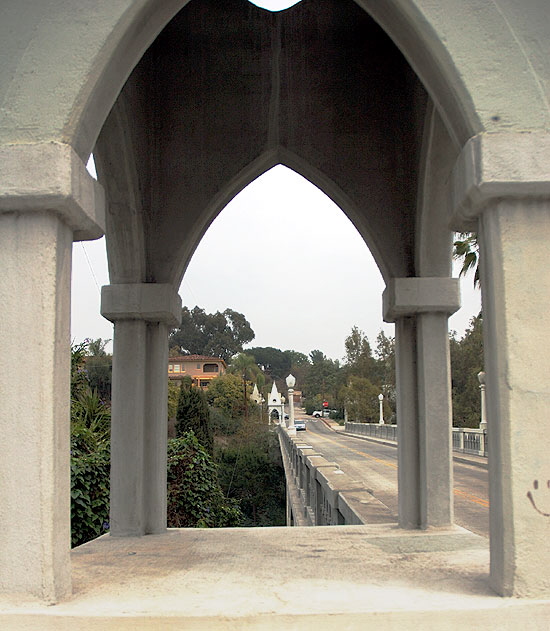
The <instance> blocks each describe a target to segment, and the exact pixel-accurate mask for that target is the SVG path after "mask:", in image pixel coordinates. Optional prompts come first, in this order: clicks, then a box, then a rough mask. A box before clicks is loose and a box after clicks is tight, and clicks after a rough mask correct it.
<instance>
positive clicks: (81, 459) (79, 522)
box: [71, 445, 110, 547]
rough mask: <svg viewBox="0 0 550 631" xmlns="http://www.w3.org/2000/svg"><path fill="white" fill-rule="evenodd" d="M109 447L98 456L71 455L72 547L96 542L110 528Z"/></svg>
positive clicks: (76, 453)
mask: <svg viewBox="0 0 550 631" xmlns="http://www.w3.org/2000/svg"><path fill="white" fill-rule="evenodd" d="M109 474H110V457H109V447H108V445H107V446H106V447H104V448H102V449H100V450H99V451H97V452H92V453H85V452H81V451H80V450H78V449H73V450H72V451H71V544H72V545H73V547H74V546H78V545H80V544H82V543H86V541H90V539H95V537H98V536H99V535H101V534H103V533H104V532H105V531H106V530H108V528H109Z"/></svg>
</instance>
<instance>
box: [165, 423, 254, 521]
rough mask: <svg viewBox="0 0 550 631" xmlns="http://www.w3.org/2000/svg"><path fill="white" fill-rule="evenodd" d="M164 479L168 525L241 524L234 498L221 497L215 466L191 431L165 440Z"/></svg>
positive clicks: (241, 517)
mask: <svg viewBox="0 0 550 631" xmlns="http://www.w3.org/2000/svg"><path fill="white" fill-rule="evenodd" d="M167 478H168V502H167V514H168V526H169V527H170V528H223V527H234V526H240V525H242V522H243V514H242V512H241V510H240V507H239V503H238V501H236V500H235V499H229V498H227V497H225V496H224V494H223V491H222V489H221V487H220V484H219V481H218V469H217V466H216V464H215V463H214V461H213V460H212V457H211V455H210V454H209V453H208V452H207V451H206V449H205V448H204V447H203V446H202V445H201V444H200V442H199V441H198V440H197V437H196V436H195V434H194V433H193V432H186V433H184V434H183V435H182V436H180V437H179V438H174V439H171V440H169V441H168V472H167Z"/></svg>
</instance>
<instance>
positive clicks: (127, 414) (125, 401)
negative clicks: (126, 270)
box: [101, 283, 181, 537]
mask: <svg viewBox="0 0 550 631" xmlns="http://www.w3.org/2000/svg"><path fill="white" fill-rule="evenodd" d="M101 312H102V314H103V315H104V316H105V317H106V318H107V319H108V320H111V321H112V322H114V323H115V330H114V347H113V389H112V420H111V535H112V536H115V537H129V536H141V535H146V534H156V533H161V532H163V531H164V530H165V529H166V457H167V454H166V442H167V435H168V428H167V414H168V411H167V398H168V393H167V391H168V376H167V366H168V332H169V327H170V326H177V324H178V322H179V321H180V320H181V299H180V298H179V296H178V295H177V293H176V291H175V290H174V289H173V288H172V286H171V285H161V284H155V283H148V284H142V283H136V284H130V285H122V284H121V285H109V286H107V287H103V290H102V304H101Z"/></svg>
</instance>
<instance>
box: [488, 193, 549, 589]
mask: <svg viewBox="0 0 550 631" xmlns="http://www.w3.org/2000/svg"><path fill="white" fill-rule="evenodd" d="M480 243H481V252H482V254H481V256H482V261H483V267H482V275H483V287H482V289H483V313H484V319H483V328H484V347H485V353H486V355H485V367H486V380H487V416H488V419H487V422H488V432H489V442H490V444H489V475H490V485H489V500H490V506H491V510H490V514H489V524H490V535H491V584H492V586H493V587H494V589H495V590H496V591H497V592H499V593H501V594H503V595H515V596H545V597H548V596H550V570H549V567H550V550H549V547H548V545H546V544H543V545H540V543H541V542H548V541H549V539H550V518H549V517H548V513H550V455H549V452H548V440H547V437H548V435H549V433H550V421H549V410H550V387H549V378H550V344H549V343H548V330H547V328H548V327H547V321H546V318H545V317H543V314H545V313H548V310H549V309H550V274H549V273H548V261H549V257H548V248H549V244H550V201H544V202H543V201H541V202H539V201H536V202H534V201H531V202H527V201H525V200H521V201H520V200H518V201H516V200H512V201H500V202H498V203H496V204H495V207H494V208H492V209H491V210H487V211H485V212H484V213H483V215H482V216H481V219H480ZM537 437H538V439H537ZM540 438H543V439H542V440H540ZM545 438H546V439H545ZM543 513H544V514H543Z"/></svg>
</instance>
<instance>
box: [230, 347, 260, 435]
mask: <svg viewBox="0 0 550 631" xmlns="http://www.w3.org/2000/svg"><path fill="white" fill-rule="evenodd" d="M228 371H229V372H231V373H233V374H236V375H241V377H242V380H243V397H244V420H245V423H246V422H247V421H248V395H247V392H246V381H247V379H249V380H250V379H252V378H253V377H254V376H256V375H257V374H258V373H259V372H260V369H259V368H258V366H257V365H256V360H255V359H254V357H252V355H247V354H246V353H239V354H238V355H237V356H236V357H234V358H233V359H232V360H231V364H230V365H229V368H228Z"/></svg>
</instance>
